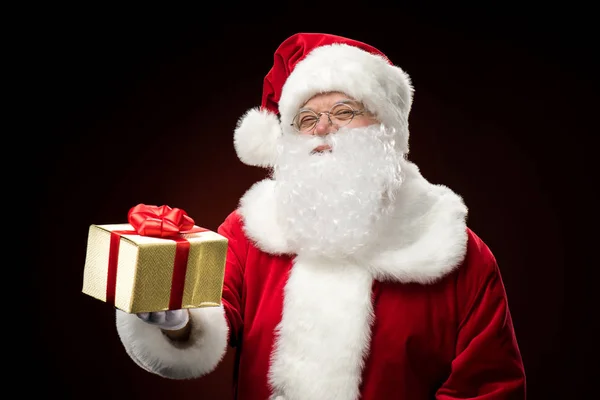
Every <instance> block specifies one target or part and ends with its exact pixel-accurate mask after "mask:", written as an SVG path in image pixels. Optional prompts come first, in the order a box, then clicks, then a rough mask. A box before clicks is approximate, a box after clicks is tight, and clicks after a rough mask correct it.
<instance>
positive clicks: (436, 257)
mask: <svg viewBox="0 0 600 400" xmlns="http://www.w3.org/2000/svg"><path fill="white" fill-rule="evenodd" d="M403 163H404V165H403V167H402V169H403V171H404V172H405V176H404V182H403V184H402V186H401V187H400V189H399V190H398V191H397V192H396V194H395V199H394V202H395V204H396V205H398V207H396V208H395V210H394V212H393V213H392V214H391V215H390V216H389V217H388V219H387V221H388V223H386V224H384V225H383V226H381V227H380V231H378V232H375V233H374V235H375V237H377V240H376V241H373V242H372V243H371V244H370V247H369V248H367V249H365V250H363V251H362V252H361V255H360V257H358V258H357V259H356V260H355V261H356V262H357V263H358V264H360V265H363V266H365V267H366V268H368V269H369V270H370V271H371V273H372V274H373V276H374V277H376V278H377V279H379V280H392V281H398V282H405V283H408V282H419V283H429V282H432V281H435V280H436V279H439V278H441V277H442V276H444V275H446V274H447V273H449V272H450V271H451V270H452V269H453V268H454V267H456V266H457V265H458V264H459V263H460V261H461V260H462V258H463V257H464V255H465V252H466V242H467V232H466V229H467V227H466V218H467V207H466V206H465V204H464V202H463V200H462V198H461V197H460V196H458V195H457V194H456V193H454V192H453V191H452V190H450V189H449V188H447V187H445V186H443V185H434V184H431V183H430V182H428V181H427V180H425V178H423V176H422V175H421V173H420V172H419V169H418V168H417V166H416V165H415V164H413V163H411V162H409V161H406V160H405V161H403ZM276 185H277V183H276V181H274V180H272V179H265V180H263V181H261V182H258V183H256V184H254V186H252V187H251V188H250V189H249V190H248V192H247V193H246V194H245V195H244V196H243V197H242V200H241V205H242V207H241V208H240V214H241V216H242V218H243V219H244V229H245V232H246V234H247V235H248V237H249V238H251V239H252V240H253V241H254V242H255V243H256V245H257V246H258V247H259V248H260V249H262V250H264V251H266V252H269V253H275V254H284V253H293V248H292V247H291V246H290V245H289V243H288V240H287V238H286V235H285V232H284V230H283V229H281V226H280V225H279V224H278V222H277V214H276V212H275V209H276V208H275V206H276V204H275V193H276Z"/></svg>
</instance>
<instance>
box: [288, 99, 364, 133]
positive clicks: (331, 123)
mask: <svg viewBox="0 0 600 400" xmlns="http://www.w3.org/2000/svg"><path fill="white" fill-rule="evenodd" d="M351 102H352V101H348V100H342V101H338V102H336V103H334V104H333V105H332V106H331V108H330V109H329V111H321V112H316V111H314V110H311V109H310V108H301V109H299V110H298V112H297V113H296V115H294V118H293V119H292V123H291V124H290V126H291V127H292V128H294V130H295V131H296V132H298V133H308V132H311V131H313V130H314V129H315V128H316V127H317V125H318V124H319V121H320V120H321V116H322V115H323V114H325V115H327V120H328V121H329V124H330V125H334V123H333V121H332V120H331V110H333V109H334V108H335V107H337V106H339V105H344V106H347V107H348V108H350V110H352V118H350V119H349V120H348V122H347V123H346V124H344V125H342V126H346V125H349V124H350V123H351V122H352V121H353V120H354V118H356V116H357V115H365V114H370V112H369V111H368V110H367V109H366V108H361V109H358V110H355V109H354V107H352V105H351V104H350V103H351ZM307 111H308V112H311V113H313V114H315V115H316V116H317V119H316V120H315V125H314V126H313V127H312V128H310V129H308V130H306V131H301V130H299V129H297V128H296V125H295V124H294V121H296V117H297V116H298V115H299V114H300V113H302V112H307Z"/></svg>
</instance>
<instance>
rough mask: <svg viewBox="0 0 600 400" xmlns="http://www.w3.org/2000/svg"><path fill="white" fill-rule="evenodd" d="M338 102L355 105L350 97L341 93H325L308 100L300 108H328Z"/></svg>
mask: <svg viewBox="0 0 600 400" xmlns="http://www.w3.org/2000/svg"><path fill="white" fill-rule="evenodd" d="M340 101H350V102H352V103H357V101H356V100H354V99H353V98H352V97H350V96H348V95H347V94H345V93H342V92H327V93H319V94H316V95H314V96H313V97H311V98H310V100H308V101H307V102H306V103H304V105H303V106H302V108H310V109H313V110H316V109H321V108H329V107H331V106H332V105H334V104H335V103H337V102H340Z"/></svg>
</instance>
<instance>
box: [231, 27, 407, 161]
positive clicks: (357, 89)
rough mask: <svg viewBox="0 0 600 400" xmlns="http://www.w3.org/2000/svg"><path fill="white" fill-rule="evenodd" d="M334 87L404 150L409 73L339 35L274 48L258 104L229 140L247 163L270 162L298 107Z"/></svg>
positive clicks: (305, 37) (306, 37)
mask: <svg viewBox="0 0 600 400" xmlns="http://www.w3.org/2000/svg"><path fill="white" fill-rule="evenodd" d="M329 91H339V92H343V93H345V94H347V95H349V96H351V97H353V98H354V99H356V100H358V101H360V102H362V103H363V104H364V105H365V107H366V108H367V109H368V110H370V111H371V112H373V113H374V114H375V115H376V116H377V117H378V119H379V120H380V121H381V122H382V123H383V124H385V125H386V126H387V127H389V128H393V129H395V130H396V132H397V133H398V135H399V139H400V140H399V141H398V145H399V149H400V150H401V151H404V152H408V126H407V125H408V123H407V122H408V114H409V112H410V107H411V105H412V92H413V89H412V85H411V82H410V78H409V76H408V75H407V74H406V73H405V72H404V71H402V70H401V69H400V68H399V67H396V66H394V65H393V64H392V63H391V62H390V61H389V59H388V58H387V57H386V56H385V55H384V54H383V53H382V52H381V51H379V50H378V49H376V48H375V47H373V46H371V45H368V44H366V43H363V42H360V41H357V40H353V39H348V38H345V37H342V36H337V35H331V34H322V33H297V34H295V35H293V36H291V37H289V38H288V39H286V40H285V41H284V42H283V43H281V45H280V46H279V47H278V48H277V50H276V51H275V55H274V63H273V67H272V68H271V70H270V71H269V73H268V74H267V75H266V76H265V78H264V83H263V95H262V104H261V106H260V108H258V107H255V108H252V109H250V110H248V111H247V112H246V113H245V114H244V115H243V116H242V117H241V118H240V120H239V121H238V124H237V127H236V130H235V134H234V144H235V149H236V152H237V154H238V157H239V158H240V160H241V161H242V162H244V163H246V164H248V165H254V166H262V167H268V166H272V165H273V162H274V160H275V157H276V153H277V142H278V138H279V137H281V135H282V134H287V133H292V132H293V130H292V128H291V126H290V124H291V122H292V119H293V118H294V116H295V115H296V112H297V111H298V109H299V108H301V107H302V105H304V103H306V102H307V101H308V100H309V99H310V98H311V97H313V96H314V95H316V94H318V93H323V92H329Z"/></svg>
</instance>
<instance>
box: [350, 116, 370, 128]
mask: <svg viewBox="0 0 600 400" xmlns="http://www.w3.org/2000/svg"><path fill="white" fill-rule="evenodd" d="M374 123H376V121H374V120H373V119H371V118H360V119H359V118H355V119H353V120H352V122H350V124H348V126H349V127H352V128H360V127H363V126H369V125H373V124H374Z"/></svg>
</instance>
